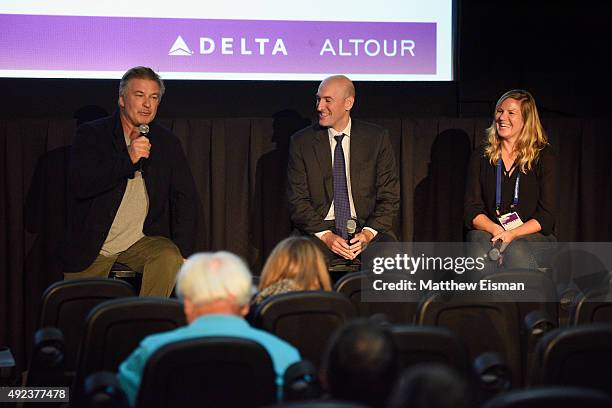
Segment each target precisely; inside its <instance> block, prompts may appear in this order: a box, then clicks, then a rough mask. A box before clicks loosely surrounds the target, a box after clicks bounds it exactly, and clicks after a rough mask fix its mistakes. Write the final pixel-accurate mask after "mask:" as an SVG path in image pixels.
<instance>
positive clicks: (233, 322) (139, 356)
mask: <svg viewBox="0 0 612 408" xmlns="http://www.w3.org/2000/svg"><path fill="white" fill-rule="evenodd" d="M211 336H228V337H239V338H243V339H248V340H253V341H255V342H257V343H259V344H261V345H262V346H263V347H264V348H265V349H266V350H267V351H268V353H269V354H270V358H271V359H272V365H273V366H274V371H275V372H276V385H277V386H278V390H279V395H280V391H281V390H282V386H283V374H284V373H285V370H286V369H287V367H289V366H290V365H291V364H293V363H295V362H297V361H300V353H299V352H298V351H297V349H296V348H295V347H293V346H292V345H290V344H289V343H287V342H286V341H284V340H281V339H280V338H278V337H276V336H274V335H273V334H270V333H268V332H265V331H262V330H258V329H254V328H252V327H251V326H250V325H249V324H248V323H247V322H246V320H244V319H243V318H241V317H238V316H232V315H220V314H219V315H205V316H201V317H199V318H197V319H196V320H194V321H193V322H191V324H189V325H188V326H184V327H180V328H178V329H175V330H172V331H169V332H165V333H159V334H154V335H152V336H148V337H146V338H145V339H144V340H143V341H141V342H140V345H139V346H138V348H137V349H136V350H134V351H133V352H132V354H131V355H130V356H129V357H128V358H127V359H126V360H125V361H124V362H123V363H121V365H120V366H119V374H118V379H119V382H120V384H121V386H122V388H123V390H124V391H125V393H126V394H127V397H128V400H129V401H130V405H132V406H134V404H135V403H136V396H137V394H138V387H139V386H140V381H141V379H142V373H143V371H144V367H145V365H146V364H147V361H148V359H149V357H151V355H153V353H155V351H157V350H158V349H159V348H161V347H162V346H165V345H166V344H170V343H175V342H177V341H181V340H187V339H193V338H198V337H211Z"/></svg>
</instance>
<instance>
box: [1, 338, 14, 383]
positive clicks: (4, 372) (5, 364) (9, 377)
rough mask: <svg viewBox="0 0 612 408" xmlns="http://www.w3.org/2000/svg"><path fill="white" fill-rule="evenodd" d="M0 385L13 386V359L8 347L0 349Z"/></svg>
mask: <svg viewBox="0 0 612 408" xmlns="http://www.w3.org/2000/svg"><path fill="white" fill-rule="evenodd" d="M0 385H2V386H11V385H15V358H14V357H13V353H12V352H11V349H10V348H8V347H0Z"/></svg>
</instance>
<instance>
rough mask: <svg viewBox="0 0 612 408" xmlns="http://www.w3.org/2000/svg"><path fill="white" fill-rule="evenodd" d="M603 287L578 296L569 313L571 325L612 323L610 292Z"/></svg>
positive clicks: (611, 296) (607, 288)
mask: <svg viewBox="0 0 612 408" xmlns="http://www.w3.org/2000/svg"><path fill="white" fill-rule="evenodd" d="M610 289H611V287H603V288H598V289H594V290H591V291H588V292H587V293H586V294H581V295H578V297H577V299H576V305H575V306H574V308H573V309H572V311H571V317H570V322H571V324H585V323H612V291H611V290H610Z"/></svg>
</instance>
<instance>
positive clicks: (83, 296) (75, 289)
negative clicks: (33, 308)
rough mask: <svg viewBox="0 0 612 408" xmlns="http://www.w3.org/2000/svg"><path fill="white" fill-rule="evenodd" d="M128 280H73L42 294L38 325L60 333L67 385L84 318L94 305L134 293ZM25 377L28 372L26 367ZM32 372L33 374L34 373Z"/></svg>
mask: <svg viewBox="0 0 612 408" xmlns="http://www.w3.org/2000/svg"><path fill="white" fill-rule="evenodd" d="M134 295H135V293H134V288H132V286H130V285H129V284H128V283H125V282H122V281H118V280H112V279H105V278H99V279H74V280H67V281H62V282H57V283H54V284H53V285H51V286H49V287H48V288H47V289H46V290H45V292H44V293H43V295H42V301H41V312H40V320H39V324H38V326H39V327H40V328H41V329H43V330H44V328H47V327H53V328H57V329H59V330H60V331H61V332H62V335H63V342H64V348H65V350H66V352H65V353H64V356H63V358H64V360H63V363H62V364H63V366H64V370H65V374H66V379H65V381H64V383H65V384H66V385H70V383H71V382H72V376H73V375H74V370H75V367H76V356H77V351H78V348H79V345H80V343H81V337H82V336H83V332H84V328H85V317H86V316H87V314H88V313H89V311H90V310H91V309H93V308H94V307H95V306H96V305H98V304H100V303H102V302H104V301H107V300H110V299H116V298H122V297H129V296H134ZM28 373H29V374H28V376H29V375H30V374H31V373H30V370H28ZM33 375H36V373H34V374H33Z"/></svg>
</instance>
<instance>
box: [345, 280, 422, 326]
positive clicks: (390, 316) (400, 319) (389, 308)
mask: <svg viewBox="0 0 612 408" xmlns="http://www.w3.org/2000/svg"><path fill="white" fill-rule="evenodd" d="M390 276H391V274H385V282H389V281H390V280H391V279H392V278H390ZM401 278H402V276H401V275H400V276H398V279H401ZM374 279H378V277H377V275H373V274H367V273H365V272H356V273H350V274H347V275H344V276H343V277H342V278H340V280H338V282H336V284H335V285H334V290H335V291H336V292H338V293H341V294H343V295H344V296H346V297H347V298H348V299H349V300H350V301H351V303H353V306H355V310H356V311H357V316H359V317H366V318H367V317H370V316H373V315H378V314H382V315H385V316H386V318H387V320H388V321H389V322H390V323H394V324H412V323H414V319H415V316H416V311H417V307H418V304H419V302H418V300H415V301H408V300H402V301H394V302H392V301H379V300H383V299H384V296H385V295H386V293H385V292H384V291H379V292H377V291H375V290H374V289H373V288H372V283H373V281H374ZM387 293H388V292H387ZM374 300H376V301H374Z"/></svg>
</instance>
